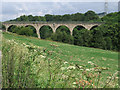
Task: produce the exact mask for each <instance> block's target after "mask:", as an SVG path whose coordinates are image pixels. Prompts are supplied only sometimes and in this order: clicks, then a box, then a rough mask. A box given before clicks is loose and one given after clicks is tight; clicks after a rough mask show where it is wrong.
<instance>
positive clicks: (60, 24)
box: [2, 22, 101, 38]
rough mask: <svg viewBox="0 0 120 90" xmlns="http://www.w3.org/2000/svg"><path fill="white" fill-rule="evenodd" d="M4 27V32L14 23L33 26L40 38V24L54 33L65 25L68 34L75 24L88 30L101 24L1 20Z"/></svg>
mask: <svg viewBox="0 0 120 90" xmlns="http://www.w3.org/2000/svg"><path fill="white" fill-rule="evenodd" d="M2 24H3V25H4V26H5V27H6V32H7V31H8V28H9V27H10V26H12V25H16V26H24V27H26V26H29V25H30V26H33V27H34V28H35V29H36V33H37V35H38V38H40V32H39V30H40V28H41V27H42V26H50V27H51V28H52V30H53V32H54V33H55V32H56V30H57V28H58V27H60V26H66V27H68V28H69V30H70V34H71V35H72V32H73V29H74V28H75V27H76V26H82V27H84V28H85V29H88V30H90V29H91V28H93V27H96V26H99V25H101V23H72V22H71V23H49V22H46V23H38V22H28V23H25V22H3V23H2Z"/></svg>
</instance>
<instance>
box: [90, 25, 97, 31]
mask: <svg viewBox="0 0 120 90" xmlns="http://www.w3.org/2000/svg"><path fill="white" fill-rule="evenodd" d="M97 27H98V25H95V26H93V27H91V29H90V30H93V29H95V28H97Z"/></svg>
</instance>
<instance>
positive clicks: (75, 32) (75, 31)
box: [72, 25, 86, 36]
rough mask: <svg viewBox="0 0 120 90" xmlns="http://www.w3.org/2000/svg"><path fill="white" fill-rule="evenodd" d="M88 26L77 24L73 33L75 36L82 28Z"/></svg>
mask: <svg viewBox="0 0 120 90" xmlns="http://www.w3.org/2000/svg"><path fill="white" fill-rule="evenodd" d="M85 29H86V28H85V27H84V26H81V25H77V26H75V27H74V28H73V33H72V35H73V36H75V35H76V34H77V33H78V32H81V30H85Z"/></svg>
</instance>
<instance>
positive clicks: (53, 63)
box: [2, 32, 118, 88]
mask: <svg viewBox="0 0 120 90" xmlns="http://www.w3.org/2000/svg"><path fill="white" fill-rule="evenodd" d="M12 40H13V41H14V42H16V43H18V44H16V46H14V44H13V45H12V44H10V42H11V41H12ZM19 44H20V45H19ZM2 45H3V47H2V50H3V59H2V60H6V59H9V58H8V57H7V56H10V55H11V54H12V53H10V52H7V51H6V50H7V48H8V49H9V50H8V51H11V48H12V47H16V49H15V50H16V51H14V49H12V50H13V52H14V53H13V54H14V57H13V59H11V60H14V61H17V60H18V61H19V60H20V57H19V55H17V54H18V53H17V52H19V51H21V52H24V55H23V57H25V59H24V61H23V64H24V67H25V68H26V67H30V66H31V68H30V70H31V72H29V73H32V75H33V76H32V81H33V83H34V84H30V82H29V80H28V79H25V78H23V77H21V79H23V81H19V80H18V83H17V81H16V82H15V80H16V79H15V78H17V72H19V71H20V69H16V71H14V70H13V72H15V73H16V74H15V75H16V76H15V75H13V74H10V75H13V76H14V77H12V78H11V79H9V80H7V79H6V78H5V77H4V78H3V87H30V86H31V87H32V85H33V87H41V88H46V87H47V88H118V80H117V79H118V76H117V75H118V74H117V72H118V52H114V51H108V50H102V49H97V48H88V47H82V46H75V45H70V44H65V43H59V42H54V41H49V40H42V39H38V38H34V37H26V36H20V35H17V34H12V33H5V32H4V33H3V44H2ZM10 45H11V46H10ZM24 45H30V47H32V46H36V47H40V48H41V49H40V50H41V51H43V52H42V53H40V54H38V53H39V52H40V51H37V54H36V53H35V52H34V51H31V52H32V54H31V52H30V51H26V52H25V50H26V47H24ZM31 45H32V46H31ZM17 47H19V48H21V49H20V50H19V48H17ZM24 48H25V50H24ZM27 49H29V50H31V49H30V48H28V47H27ZM35 50H37V49H36V48H35ZM15 52H16V53H15ZM26 53H27V54H28V55H27V54H26ZM9 54H10V55H9ZM19 54H20V53H19ZM33 54H35V58H34V59H33V57H32V59H31V58H30V59H29V57H31V56H32V55H33ZM30 55H31V56H30ZM41 55H43V58H40V57H39V56H41ZM44 57H45V58H44ZM38 59H40V62H41V63H40V62H39V65H40V66H41V67H39V65H38V64H36V62H37V61H36V60H38ZM25 60H27V61H28V62H29V60H30V62H31V64H29V66H25V65H26V64H25V63H24V62H25ZM8 61H9V60H8ZM33 62H35V63H34V64H33ZM37 63H38V62H37ZM14 64H15V63H14ZM23 64H20V65H23ZM4 65H6V62H5V61H3V72H4V71H6V72H7V69H6V67H5V66H4ZM17 65H18V64H16V65H14V66H16V67H17ZM37 65H38V66H37ZM33 66H35V67H33ZM25 68H22V69H25ZM33 68H34V69H33ZM39 68H41V69H40V70H41V71H40V72H39V74H38V73H36V72H34V71H35V70H37V69H38V71H39ZM23 71H24V73H26V71H27V68H26V69H25V70H23ZM8 72H9V71H8ZM29 73H28V74H27V75H26V74H23V72H21V76H22V75H25V76H26V77H27V76H29V75H31V74H29ZM3 74H5V73H3ZM18 75H19V74H18ZM3 76H4V75H3ZM5 76H7V75H5ZM30 77H31V76H29V78H30ZM33 77H34V78H33ZM13 79H14V80H13ZM24 80H26V81H24ZM27 80H28V82H29V85H30V86H29V85H28V86H27V84H26V83H28V82H27ZM8 81H11V82H12V81H14V82H12V83H13V84H12V85H9V84H8V83H6V82H8ZM32 81H31V83H32ZM20 83H25V84H20Z"/></svg>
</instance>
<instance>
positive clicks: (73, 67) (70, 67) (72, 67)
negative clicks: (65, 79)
mask: <svg viewBox="0 0 120 90" xmlns="http://www.w3.org/2000/svg"><path fill="white" fill-rule="evenodd" d="M67 69H75V66H69V67H68V68H67Z"/></svg>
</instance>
